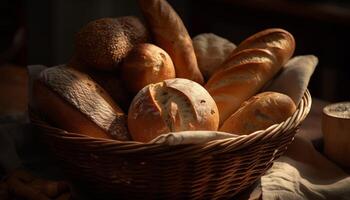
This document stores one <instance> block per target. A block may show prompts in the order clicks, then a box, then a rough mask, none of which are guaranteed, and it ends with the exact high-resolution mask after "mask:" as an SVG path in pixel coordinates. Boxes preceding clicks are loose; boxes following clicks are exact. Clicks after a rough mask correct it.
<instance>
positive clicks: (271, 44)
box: [229, 28, 295, 65]
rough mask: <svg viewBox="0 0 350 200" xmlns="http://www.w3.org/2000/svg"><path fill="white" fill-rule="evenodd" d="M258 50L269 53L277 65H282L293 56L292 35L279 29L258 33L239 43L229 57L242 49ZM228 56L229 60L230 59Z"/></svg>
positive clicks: (293, 44) (293, 41)
mask: <svg viewBox="0 0 350 200" xmlns="http://www.w3.org/2000/svg"><path fill="white" fill-rule="evenodd" d="M251 48H259V49H267V50H269V51H271V53H272V54H274V55H275V56H276V58H277V62H278V63H279V65H284V64H285V63H286V62H287V61H288V60H289V59H290V58H291V57H292V55H293V53H294V49H295V40H294V37H293V35H292V34H290V33H289V32H288V31H286V30H283V29H280V28H271V29H266V30H263V31H260V32H258V33H256V34H254V35H252V36H250V37H248V38H247V39H245V40H244V41H243V42H241V43H240V44H239V45H238V47H237V48H236V49H234V50H233V52H232V53H231V56H234V55H235V54H236V53H238V52H239V51H242V50H244V49H251ZM231 56H229V59H230V58H231Z"/></svg>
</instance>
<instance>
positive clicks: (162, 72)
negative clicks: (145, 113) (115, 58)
mask: <svg viewBox="0 0 350 200" xmlns="http://www.w3.org/2000/svg"><path fill="white" fill-rule="evenodd" d="M121 74H122V79H123V82H124V85H125V86H126V87H127V88H128V89H129V92H131V93H132V94H136V93H137V92H139V91H140V90H141V89H142V88H143V87H145V86H146V85H148V84H151V83H158V82H161V81H163V80H166V79H172V78H175V68H174V65H173V62H172V60H171V58H170V56H169V55H168V53H167V52H165V51H164V50H163V49H161V48H159V47H157V46H156V45H153V44H148V43H144V44H139V45H137V46H135V48H134V49H133V50H132V51H131V52H130V53H129V55H128V56H127V57H126V58H125V60H124V62H123V65H122V68H121Z"/></svg>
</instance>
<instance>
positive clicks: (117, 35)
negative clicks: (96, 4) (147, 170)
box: [75, 16, 148, 70]
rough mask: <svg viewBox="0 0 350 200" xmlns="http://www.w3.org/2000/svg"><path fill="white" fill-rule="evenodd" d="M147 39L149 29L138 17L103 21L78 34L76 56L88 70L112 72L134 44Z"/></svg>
mask: <svg viewBox="0 0 350 200" xmlns="http://www.w3.org/2000/svg"><path fill="white" fill-rule="evenodd" d="M147 40H148V32H147V29H146V28H145V27H144V25H143V24H142V22H141V21H140V20H139V19H138V18H136V17H133V16H126V17H119V18H101V19H97V20H94V21H91V22H89V23H88V24H87V25H86V26H84V27H83V28H82V29H81V30H80V31H79V32H78V33H77V34H76V37H75V48H76V50H75V51H76V52H75V53H76V56H77V58H78V59H79V60H80V61H81V62H83V63H84V64H86V65H88V66H89V67H92V68H96V69H99V70H113V69H115V68H117V67H118V64H119V63H120V62H121V61H122V59H123V58H125V57H126V56H127V54H128V53H129V52H130V51H131V49H132V48H133V47H134V45H136V44H138V43H142V42H146V41H147Z"/></svg>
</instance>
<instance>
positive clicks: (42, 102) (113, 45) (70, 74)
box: [32, 0, 297, 142]
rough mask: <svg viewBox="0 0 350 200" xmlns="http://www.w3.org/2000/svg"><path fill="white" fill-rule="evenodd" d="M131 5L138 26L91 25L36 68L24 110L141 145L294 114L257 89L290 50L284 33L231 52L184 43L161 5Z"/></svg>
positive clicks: (220, 42) (216, 43)
mask: <svg viewBox="0 0 350 200" xmlns="http://www.w3.org/2000/svg"><path fill="white" fill-rule="evenodd" d="M138 3H139V7H140V9H141V11H142V14H143V16H144V20H145V22H146V23H143V22H142V21H141V20H140V19H138V18H137V17H133V16H126V17H119V18H103V19H97V20H95V21H92V22H90V23H88V24H87V25H86V26H84V27H83V28H82V29H81V30H80V31H79V32H78V33H77V35H76V38H75V53H74V55H73V56H72V59H71V60H70V61H69V62H68V63H67V64H65V65H61V66H55V67H51V68H47V69H46V70H44V71H42V72H41V74H40V76H39V77H38V79H37V80H35V82H34V84H33V104H32V105H33V107H34V110H35V111H37V112H38V113H40V114H41V116H42V117H44V118H45V120H46V121H48V122H49V123H51V124H52V125H54V126H56V127H58V128H61V129H64V130H66V131H69V132H74V133H79V134H85V135H87V136H90V137H97V138H105V139H115V140H119V141H128V140H134V141H139V142H149V141H151V140H152V139H154V138H156V137H157V136H159V135H161V134H167V133H169V132H177V131H186V130H192V131H195V130H209V131H224V132H228V133H233V134H250V133H252V132H255V131H257V130H261V129H266V128H267V127H269V126H271V125H273V124H276V123H280V122H282V121H284V120H286V119H287V118H288V117H290V116H291V115H292V114H293V113H294V112H295V110H296V104H297V102H294V101H293V100H292V99H291V98H290V97H289V96H288V95H287V94H282V93H278V92H262V91H263V88H266V87H267V85H268V84H269V83H270V82H271V81H272V80H273V79H274V78H275V77H276V76H277V75H278V73H279V72H280V70H281V68H282V67H283V66H284V65H285V64H286V63H287V61H288V60H289V59H290V58H291V57H292V55H293V53H294V49H295V41H294V38H293V36H292V35H291V34H290V33H289V32H287V31H285V30H282V29H276V28H273V29H267V30H263V31H261V32H259V33H256V34H254V35H252V36H251V37H249V38H247V39H246V40H244V41H243V42H241V43H240V44H239V45H238V46H236V45H234V44H233V43H232V42H230V41H229V40H227V39H225V38H222V37H220V36H217V35H215V34H212V33H210V34H207V33H206V34H200V35H198V36H196V37H194V38H193V40H192V39H191V37H190V36H189V34H188V32H187V30H186V27H185V26H184V24H183V22H182V20H181V18H180V17H179V16H178V14H177V13H176V12H175V11H174V9H173V8H172V7H171V6H170V5H169V4H168V2H166V1H165V0H138ZM200 133H201V132H200V131H198V134H200Z"/></svg>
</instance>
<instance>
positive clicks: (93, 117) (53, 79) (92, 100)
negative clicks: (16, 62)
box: [33, 66, 129, 140]
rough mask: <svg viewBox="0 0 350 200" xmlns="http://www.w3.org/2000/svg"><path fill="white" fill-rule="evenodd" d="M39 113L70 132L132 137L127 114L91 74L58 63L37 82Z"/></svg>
mask: <svg viewBox="0 0 350 200" xmlns="http://www.w3.org/2000/svg"><path fill="white" fill-rule="evenodd" d="M33 102H34V107H35V108H36V109H37V112H38V113H40V114H42V115H43V116H44V117H45V118H46V119H47V120H48V121H49V122H51V123H52V124H54V125H55V126H57V127H58V128H61V129H64V130H66V131H70V132H74V133H80V134H85V135H88V136H91V137H99V138H108V139H117V140H128V139H129V136H128V133H127V128H126V116H125V114H124V113H123V112H122V110H121V109H120V108H119V107H118V106H117V104H116V103H114V101H113V100H112V98H111V97H110V96H109V95H108V94H107V93H106V92H105V90H103V89H102V88H101V86H99V85H98V84H97V83H96V82H94V81H93V80H92V79H91V78H90V77H89V76H88V75H86V74H84V73H82V72H79V71H77V70H75V69H73V68H68V67H65V66H57V67H52V68H48V69H46V70H44V71H43V72H41V74H40V77H39V79H38V80H36V81H35V82H34V85H33Z"/></svg>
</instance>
